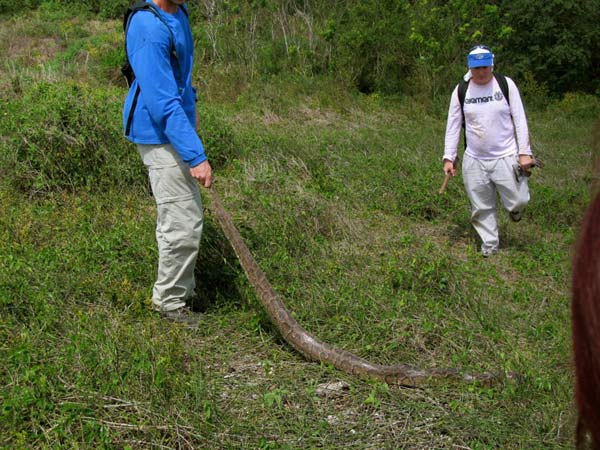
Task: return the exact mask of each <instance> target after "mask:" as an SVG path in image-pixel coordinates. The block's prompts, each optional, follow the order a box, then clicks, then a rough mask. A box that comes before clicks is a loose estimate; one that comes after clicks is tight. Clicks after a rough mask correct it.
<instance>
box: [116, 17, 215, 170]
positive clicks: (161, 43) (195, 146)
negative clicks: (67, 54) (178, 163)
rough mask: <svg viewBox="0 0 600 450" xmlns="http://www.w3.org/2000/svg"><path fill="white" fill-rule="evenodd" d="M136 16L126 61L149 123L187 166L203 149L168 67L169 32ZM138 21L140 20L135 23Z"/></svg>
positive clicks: (196, 161) (202, 157)
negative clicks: (129, 64)
mask: <svg viewBox="0 0 600 450" xmlns="http://www.w3.org/2000/svg"><path fill="white" fill-rule="evenodd" d="M142 16H144V14H136V15H135V16H134V17H133V19H132V21H131V24H130V26H129V32H128V35H127V39H128V42H132V43H133V42H135V44H134V45H132V46H131V47H130V48H129V49H128V50H129V60H130V62H131V66H132V67H133V71H134V72H135V76H136V80H137V82H138V84H139V87H140V90H141V92H142V97H141V98H142V99H143V102H144V105H145V106H146V108H147V109H148V112H149V114H150V117H151V118H152V121H153V122H154V123H155V124H157V125H158V127H159V128H160V129H161V130H163V132H164V134H165V136H166V137H167V139H168V140H169V143H170V144H171V145H172V146H173V147H174V148H175V150H176V151H177V153H179V156H180V157H181V159H182V160H183V161H184V162H186V163H188V164H189V165H190V167H194V166H197V165H198V164H200V163H201V162H203V161H204V160H206V155H205V154H204V147H203V145H202V141H201V140H200V138H199V137H198V134H197V133H196V131H195V124H193V123H192V122H190V119H189V118H188V116H187V115H186V113H185V111H184V109H183V105H182V93H181V92H180V90H179V89H180V88H179V86H178V84H177V80H176V79H175V74H174V71H173V68H172V66H171V54H170V53H171V45H170V44H171V43H170V39H171V37H170V33H169V30H168V29H166V27H165V25H164V24H161V23H160V22H159V21H158V19H155V18H154V17H151V18H150V19H149V18H148V16H149V15H145V16H146V17H145V18H142ZM138 19H139V20H138Z"/></svg>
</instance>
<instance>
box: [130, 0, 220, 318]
mask: <svg viewBox="0 0 600 450" xmlns="http://www.w3.org/2000/svg"><path fill="white" fill-rule="evenodd" d="M146 1H147V2H148V3H150V2H152V1H153V3H154V5H155V6H157V7H158V8H156V10H157V12H158V13H159V15H158V16H157V15H156V14H154V13H152V11H138V12H137V13H135V14H133V15H132V16H131V19H130V22H129V26H128V28H127V36H126V42H127V56H128V59H129V62H130V64H131V67H132V68H133V72H134V74H135V80H134V81H133V83H132V85H131V87H130V90H129V94H128V95H127V99H126V100H125V105H124V109H123V128H124V130H125V136H126V137H127V139H129V140H130V141H131V142H134V143H135V144H137V148H138V151H139V153H140V155H141V157H142V161H143V163H144V165H145V166H146V168H147V169H148V174H149V178H150V184H151V186H152V192H153V194H154V198H155V200H156V206H157V213H158V214H157V224H156V240H157V243H158V253H159V261H158V274H157V279H156V283H155V284H154V289H153V292H152V303H153V306H154V308H155V309H156V310H157V311H159V312H160V313H161V315H162V316H164V317H165V318H167V319H170V320H174V321H178V322H184V323H189V322H190V318H191V316H190V310H189V308H188V305H187V303H188V302H189V300H190V299H191V298H192V297H193V295H194V288H195V279H194V266H195V263H196V258H197V256H198V249H199V246H200V238H201V235H202V224H203V210H202V201H201V198H200V190H199V188H198V182H199V183H201V184H202V185H203V186H204V187H207V188H208V187H210V185H211V183H212V171H211V167H210V164H209V162H208V160H207V157H206V155H205V153H204V147H203V145H202V141H201V140H200V138H199V137H198V134H197V133H196V129H195V128H196V126H197V122H198V117H197V112H196V101H197V98H196V90H195V89H194V88H193V87H192V65H193V60H194V44H193V40H192V33H191V29H190V25H189V22H188V18H187V10H184V8H186V6H184V3H185V0H146ZM154 5H153V6H154Z"/></svg>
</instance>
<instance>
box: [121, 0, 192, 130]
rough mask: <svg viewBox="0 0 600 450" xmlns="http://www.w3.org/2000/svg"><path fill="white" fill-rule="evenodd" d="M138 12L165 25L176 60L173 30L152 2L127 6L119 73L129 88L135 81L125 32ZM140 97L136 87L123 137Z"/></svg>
mask: <svg viewBox="0 0 600 450" xmlns="http://www.w3.org/2000/svg"><path fill="white" fill-rule="evenodd" d="M180 8H181V9H182V11H183V12H184V14H185V16H186V17H188V18H189V16H188V12H187V8H186V7H185V5H181V6H180ZM138 11H149V12H151V13H152V14H154V15H155V16H156V17H158V19H159V20H160V21H161V22H162V23H164V24H165V26H166V27H167V29H168V30H169V34H170V35H171V55H172V56H173V57H174V58H175V59H176V60H178V58H177V50H176V49H175V36H174V35H173V30H171V27H170V26H169V24H168V23H167V22H166V21H165V19H164V18H163V16H162V15H161V14H160V12H159V11H158V7H157V6H156V5H155V4H154V3H153V2H145V1H144V0H139V1H137V2H135V3H134V4H133V5H131V6H129V8H127V10H126V11H125V15H124V16H123V32H124V33H125V64H123V66H122V67H121V73H122V74H123V76H124V77H125V80H126V81H127V86H128V87H131V85H132V83H133V80H135V73H134V72H133V67H131V64H130V62H129V57H128V56H127V30H128V28H129V24H130V22H131V19H132V18H133V15H134V14H135V13H137V12H138ZM139 96H140V87H139V85H138V87H137V89H136V91H135V94H134V96H133V102H132V104H131V109H130V111H129V117H128V118H127V126H126V127H125V135H126V136H128V135H129V131H130V130H131V121H132V120H133V112H134V111H135V107H136V106H137V101H138V97H139Z"/></svg>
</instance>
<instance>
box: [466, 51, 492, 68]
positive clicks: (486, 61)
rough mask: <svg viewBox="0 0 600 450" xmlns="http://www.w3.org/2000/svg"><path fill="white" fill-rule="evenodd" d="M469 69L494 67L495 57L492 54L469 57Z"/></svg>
mask: <svg viewBox="0 0 600 450" xmlns="http://www.w3.org/2000/svg"><path fill="white" fill-rule="evenodd" d="M467 63H468V65H469V69H473V68H475V67H489V66H493V65H494V57H493V56H492V55H491V54H488V55H469V58H468V61H467Z"/></svg>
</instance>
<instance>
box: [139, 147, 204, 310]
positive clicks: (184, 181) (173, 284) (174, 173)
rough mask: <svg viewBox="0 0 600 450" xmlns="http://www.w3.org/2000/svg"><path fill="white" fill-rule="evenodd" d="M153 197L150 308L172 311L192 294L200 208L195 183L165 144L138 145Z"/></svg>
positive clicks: (198, 245)
mask: <svg viewBox="0 0 600 450" xmlns="http://www.w3.org/2000/svg"><path fill="white" fill-rule="evenodd" d="M138 151H139V153H140V156H141V157H142V161H143V162H144V165H145V166H146V168H147V169H148V175H149V177H150V185H151V187H152V193H153V194H154V198H155V200H156V208H157V220H156V242H157V243H158V273H157V276H156V283H154V289H153V291H152V303H153V305H154V308H155V309H157V310H161V311H172V310H174V309H177V308H181V307H183V306H185V305H186V300H187V299H189V298H190V297H192V295H193V294H194V288H195V287H196V282H195V279H194V267H195V265H196V258H197V256H198V250H199V247H200V238H201V237H202V225H203V210H202V200H201V198H200V190H199V188H198V182H197V181H196V180H195V179H194V178H193V177H192V176H191V175H190V169H189V166H188V165H187V164H186V163H184V162H183V161H181V159H180V157H179V155H178V154H177V152H176V151H175V149H174V148H173V147H172V146H171V145H169V144H157V145H142V144H139V145H138Z"/></svg>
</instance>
